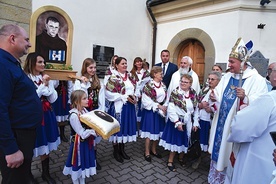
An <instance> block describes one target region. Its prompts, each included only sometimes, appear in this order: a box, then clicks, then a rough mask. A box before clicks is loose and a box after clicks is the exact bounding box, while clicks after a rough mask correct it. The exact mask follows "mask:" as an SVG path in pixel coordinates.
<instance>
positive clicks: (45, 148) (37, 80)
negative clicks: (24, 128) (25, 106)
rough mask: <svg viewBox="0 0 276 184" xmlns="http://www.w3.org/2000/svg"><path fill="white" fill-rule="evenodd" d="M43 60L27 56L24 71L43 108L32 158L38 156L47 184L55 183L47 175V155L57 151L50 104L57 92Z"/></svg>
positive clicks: (39, 57)
mask: <svg viewBox="0 0 276 184" xmlns="http://www.w3.org/2000/svg"><path fill="white" fill-rule="evenodd" d="M44 67H45V63H44V59H43V58H42V57H41V56H40V55H38V54H37V53H30V54H28V56H27V58H26V61H25V65H24V71H25V73H26V74H27V75H28V76H29V78H30V79H31V80H32V81H33V82H34V84H35V86H36V87H37V90H36V92H37V95H38V96H39V97H40V99H41V102H42V106H43V112H44V115H43V120H42V122H41V124H40V126H38V127H37V129H36V143H35V149H34V157H38V156H40V158H41V163H42V179H43V180H44V181H46V182H47V183H51V184H52V183H55V180H54V179H53V178H52V177H51V176H50V174H49V153H50V151H52V150H57V147H58V145H59V144H60V138H59V133H58V127H57V120H56V116H55V113H54V111H53V109H52V106H51V103H53V102H54V101H55V100H56V99H57V92H56V90H55V88H54V84H53V81H51V80H50V77H49V76H48V75H46V74H43V72H44Z"/></svg>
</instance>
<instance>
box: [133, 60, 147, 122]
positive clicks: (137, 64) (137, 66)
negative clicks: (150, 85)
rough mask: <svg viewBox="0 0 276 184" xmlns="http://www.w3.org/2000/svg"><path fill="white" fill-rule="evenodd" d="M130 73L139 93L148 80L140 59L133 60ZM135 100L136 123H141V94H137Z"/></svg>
mask: <svg viewBox="0 0 276 184" xmlns="http://www.w3.org/2000/svg"><path fill="white" fill-rule="evenodd" d="M130 73H131V75H132V76H133V77H135V78H136V80H137V81H138V82H137V90H138V91H139V92H141V91H142V89H143V87H144V85H145V84H146V83H147V81H149V80H150V74H149V72H148V71H147V70H145V69H143V60H142V59H141V58H140V57H136V58H135V59H134V61H133V67H132V69H131V71H130ZM137 99H138V101H137V107H136V109H137V110H136V111H137V121H138V122H141V93H139V94H138V96H137Z"/></svg>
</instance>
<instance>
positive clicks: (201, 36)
mask: <svg viewBox="0 0 276 184" xmlns="http://www.w3.org/2000/svg"><path fill="white" fill-rule="evenodd" d="M191 40H196V41H198V42H199V43H200V44H201V46H202V49H203V50H202V53H203V55H200V54H195V55H196V58H200V57H201V58H204V60H203V61H204V66H201V67H200V66H195V65H197V64H195V63H196V62H195V60H197V59H195V57H193V56H191V55H190V54H186V55H190V56H191V57H192V58H193V60H194V65H193V70H195V71H196V72H197V74H198V75H199V76H201V75H203V76H204V78H203V80H202V79H200V82H202V81H205V80H206V79H207V78H208V73H209V72H210V71H211V70H212V66H213V65H214V63H215V46H214V43H213V41H212V39H211V37H210V36H209V35H208V34H207V33H206V32H205V31H203V30H201V29H198V28H188V29H184V30H182V31H180V32H178V33H177V34H176V35H175V36H174V37H173V38H172V39H171V41H170V43H169V45H168V47H167V48H168V50H169V51H170V52H171V58H170V61H172V62H173V63H175V64H178V62H179V61H178V60H179V58H178V57H179V55H180V53H182V52H181V50H182V49H183V48H186V47H187V46H185V44H188V43H189V42H190V41H191ZM188 45H189V44H188ZM190 46H192V44H190ZM188 48H189V47H188ZM193 50H194V49H193ZM196 50H197V49H196ZM198 51H199V50H198ZM194 52H196V51H194ZM199 53H201V51H200V52H199ZM183 54H184V55H185V53H183ZM199 65H202V64H200V62H199ZM202 67H203V69H202ZM198 68H200V69H198Z"/></svg>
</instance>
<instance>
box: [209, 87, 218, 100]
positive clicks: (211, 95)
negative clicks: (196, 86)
mask: <svg viewBox="0 0 276 184" xmlns="http://www.w3.org/2000/svg"><path fill="white" fill-rule="evenodd" d="M209 99H210V100H211V101H212V102H215V101H217V99H216V96H215V92H214V90H212V91H211V93H210V96H209Z"/></svg>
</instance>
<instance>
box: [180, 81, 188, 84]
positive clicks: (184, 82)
mask: <svg viewBox="0 0 276 184" xmlns="http://www.w3.org/2000/svg"><path fill="white" fill-rule="evenodd" d="M180 83H183V84H189V83H190V82H187V81H180Z"/></svg>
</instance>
